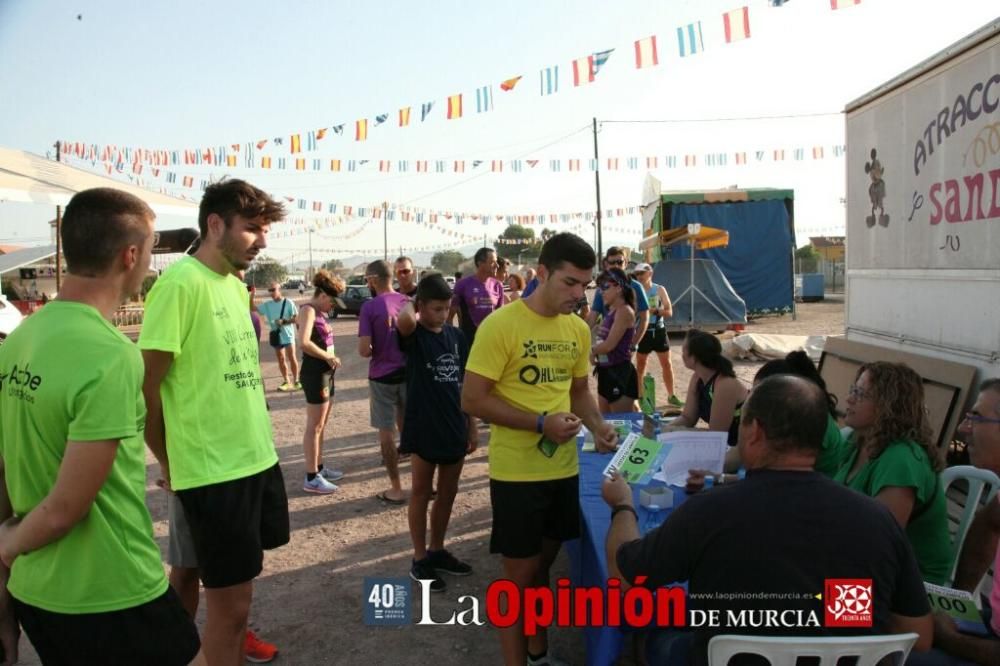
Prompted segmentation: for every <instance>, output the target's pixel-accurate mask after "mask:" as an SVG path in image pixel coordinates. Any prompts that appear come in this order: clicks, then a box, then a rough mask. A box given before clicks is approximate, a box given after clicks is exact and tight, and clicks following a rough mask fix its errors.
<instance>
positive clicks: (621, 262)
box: [608, 259, 625, 266]
mask: <svg viewBox="0 0 1000 666" xmlns="http://www.w3.org/2000/svg"><path fill="white" fill-rule="evenodd" d="M624 265H625V260H624V259H608V266H624Z"/></svg>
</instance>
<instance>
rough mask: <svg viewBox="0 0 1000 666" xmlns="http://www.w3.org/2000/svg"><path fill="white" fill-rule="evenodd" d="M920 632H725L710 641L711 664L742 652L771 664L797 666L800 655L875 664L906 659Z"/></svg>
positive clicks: (828, 662) (718, 665) (824, 664)
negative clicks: (887, 659)
mask: <svg viewBox="0 0 1000 666" xmlns="http://www.w3.org/2000/svg"><path fill="white" fill-rule="evenodd" d="M917 638H918V636H917V634H913V633H910V634H891V635H886V636H835V637H830V636H812V637H810V636H803V637H794V638H793V637H790V636H736V635H732V634H724V635H722V636H716V637H714V638H713V639H712V640H710V641H709V642H708V664H709V666H727V665H728V664H729V660H730V659H732V658H733V657H734V656H735V655H737V654H741V653H749V654H756V655H760V656H762V657H764V658H765V659H767V660H768V662H770V664H771V666H795V662H796V660H797V659H798V658H799V657H818V658H819V666H836V663H837V660H838V659H840V658H841V657H857V658H858V664H857V666H875V665H876V664H878V663H879V661H880V660H881V659H883V658H884V657H886V656H887V655H890V654H892V653H894V652H895V653H897V654H896V656H895V657H894V659H893V661H892V663H893V664H894V666H898V665H899V664H902V663H903V662H904V661H906V658H907V657H908V656H909V654H910V648H912V647H913V644H914V643H915V642H916V641H917Z"/></svg>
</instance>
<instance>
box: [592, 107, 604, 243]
mask: <svg viewBox="0 0 1000 666" xmlns="http://www.w3.org/2000/svg"><path fill="white" fill-rule="evenodd" d="M594 166H595V167H597V168H596V169H594V187H595V190H596V192H597V217H596V218H595V220H596V225H597V258H598V260H600V258H601V257H602V256H603V255H604V250H603V248H602V247H601V246H602V244H603V242H604V241H603V238H602V237H601V158H600V157H598V155H597V118H594Z"/></svg>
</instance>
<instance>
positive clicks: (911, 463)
mask: <svg viewBox="0 0 1000 666" xmlns="http://www.w3.org/2000/svg"><path fill="white" fill-rule="evenodd" d="M844 423H845V424H846V425H848V426H850V427H851V428H853V429H854V432H853V433H852V435H851V437H850V439H849V441H848V451H847V456H846V458H845V459H844V462H843V464H842V465H841V467H840V469H839V470H837V473H836V474H835V475H834V480H835V481H839V482H840V483H843V484H845V485H847V486H848V487H850V488H854V489H855V490H858V491H860V492H863V493H865V494H866V495H868V496H869V497H874V498H875V499H877V500H879V501H880V502H882V503H883V504H885V506H886V507H888V508H889V510H890V511H891V512H892V514H893V516H895V518H896V520H897V521H898V522H899V524H900V525H901V526H902V527H903V528H904V529H905V530H906V534H907V536H908V537H909V539H910V544H911V545H912V546H913V550H914V553H915V554H916V556H917V563H918V564H919V565H920V572H921V573H922V574H923V576H924V579H925V580H926V581H928V582H931V583H937V584H941V583H944V582H945V579H946V578H947V576H948V570H949V568H950V566H951V561H952V553H951V545H950V543H949V539H948V514H947V507H946V505H945V499H944V491H943V488H942V486H941V483H940V482H939V480H938V472H940V471H941V470H942V469H943V468H944V456H943V452H942V451H941V450H940V449H939V448H938V447H936V446H935V445H934V444H933V443H932V442H931V428H930V424H929V423H928V421H927V412H926V410H925V408H924V386H923V380H922V379H921V378H920V375H918V374H917V373H916V372H914V371H913V370H912V369H911V368H910V367H909V366H907V365H905V364H903V363H886V362H884V361H878V362H875V363H867V364H865V365H862V366H861V368H860V369H859V370H858V374H857V376H856V378H855V380H854V384H853V385H852V386H851V387H850V389H849V390H848V393H847V409H846V411H845V414H844Z"/></svg>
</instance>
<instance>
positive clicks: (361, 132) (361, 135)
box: [354, 119, 368, 141]
mask: <svg viewBox="0 0 1000 666" xmlns="http://www.w3.org/2000/svg"><path fill="white" fill-rule="evenodd" d="M367 138H368V120H367V119H365V120H359V121H358V122H356V123H354V140H355V141H364V140H366V139H367Z"/></svg>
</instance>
